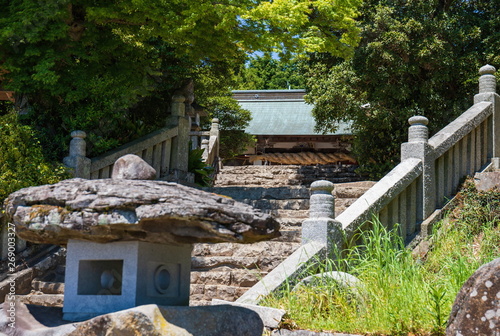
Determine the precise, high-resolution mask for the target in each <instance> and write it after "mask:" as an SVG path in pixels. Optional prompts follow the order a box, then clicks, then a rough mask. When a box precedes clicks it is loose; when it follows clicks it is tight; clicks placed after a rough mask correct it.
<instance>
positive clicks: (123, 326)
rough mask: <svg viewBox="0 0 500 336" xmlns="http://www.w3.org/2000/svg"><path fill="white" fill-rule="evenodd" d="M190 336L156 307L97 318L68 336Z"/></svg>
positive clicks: (150, 306) (143, 307) (132, 309)
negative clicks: (169, 320) (167, 319)
mask: <svg viewBox="0 0 500 336" xmlns="http://www.w3.org/2000/svg"><path fill="white" fill-rule="evenodd" d="M101 335H120V336H140V335H148V336H188V335H192V334H191V333H189V332H187V331H186V330H185V329H183V328H179V327H178V326H176V325H175V324H172V323H169V322H167V321H166V320H165V318H164V316H163V315H162V312H161V310H160V309H159V308H158V306H156V305H146V306H140V307H136V308H131V309H127V310H122V311H120V312H116V313H112V314H106V315H101V316H97V317H95V318H93V319H91V320H88V321H85V322H82V323H80V324H78V326H77V327H76V329H75V330H74V331H73V332H71V333H70V334H68V336H101Z"/></svg>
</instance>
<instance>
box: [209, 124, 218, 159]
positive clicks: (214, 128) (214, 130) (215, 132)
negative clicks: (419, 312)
mask: <svg viewBox="0 0 500 336" xmlns="http://www.w3.org/2000/svg"><path fill="white" fill-rule="evenodd" d="M212 141H215V146H214V147H213V148H214V150H215V153H214V154H212V156H213V158H214V159H215V158H218V157H219V141H220V136H219V119H217V118H213V119H212V127H211V128H210V146H212ZM210 164H212V162H210Z"/></svg>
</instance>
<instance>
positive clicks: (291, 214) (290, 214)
mask: <svg viewBox="0 0 500 336" xmlns="http://www.w3.org/2000/svg"><path fill="white" fill-rule="evenodd" d="M269 213H270V214H271V215H272V216H274V217H278V218H295V219H297V220H298V219H302V220H304V219H307V218H308V217H309V210H286V209H285V210H283V209H276V210H271V211H269Z"/></svg>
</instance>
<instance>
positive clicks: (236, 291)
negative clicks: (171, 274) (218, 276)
mask: <svg viewBox="0 0 500 336" xmlns="http://www.w3.org/2000/svg"><path fill="white" fill-rule="evenodd" d="M248 289H249V287H237V286H226V285H197V284H195V285H191V289H190V297H189V305H190V306H191V305H192V306H194V305H207V304H210V303H211V301H212V299H219V300H226V301H236V300H237V299H238V298H239V297H240V296H242V295H243V294H244V293H245V292H246V291H247V290H248Z"/></svg>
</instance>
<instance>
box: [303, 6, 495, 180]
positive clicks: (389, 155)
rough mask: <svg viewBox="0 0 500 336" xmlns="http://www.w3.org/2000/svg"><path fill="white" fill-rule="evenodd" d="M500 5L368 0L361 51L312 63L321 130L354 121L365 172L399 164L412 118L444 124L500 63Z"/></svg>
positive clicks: (312, 96)
mask: <svg viewBox="0 0 500 336" xmlns="http://www.w3.org/2000/svg"><path fill="white" fill-rule="evenodd" d="M499 10H500V3H499V2H498V1H485V0H474V1H469V0H447V1H441V0H440V1H417V0H367V1H365V3H364V5H363V7H362V8H361V15H360V17H359V22H360V25H361V30H362V32H361V42H360V45H359V46H358V47H357V48H356V50H355V53H354V57H353V58H352V59H350V60H347V61H344V60H341V59H339V58H335V57H332V56H330V55H326V54H322V53H316V54H315V55H314V56H313V57H312V58H311V61H310V63H309V67H308V73H307V75H306V78H307V87H308V89H309V90H310V93H309V95H308V96H307V99H308V101H309V102H312V103H314V104H315V109H314V111H313V113H314V116H315V118H316V121H317V128H318V130H320V131H330V130H332V129H333V128H335V125H336V123H337V122H338V121H341V120H344V121H345V120H352V122H353V131H354V133H355V134H356V136H357V137H356V143H355V146H354V150H355V153H356V154H357V158H358V160H359V161H360V163H361V170H360V171H361V172H370V173H371V177H373V178H378V177H380V176H382V175H383V174H385V173H386V172H387V171H388V170H389V169H391V168H392V167H394V166H395V165H396V164H397V163H398V162H399V147H400V144H401V143H402V142H404V141H406V135H407V129H408V127H407V126H408V123H407V119H408V118H409V117H411V116H412V115H425V116H426V117H428V118H429V120H430V123H429V128H430V130H431V133H432V132H435V131H436V130H439V129H440V128H442V127H443V126H444V125H445V124H446V123H448V122H450V121H451V120H452V119H454V118H455V117H456V116H457V115H458V114H460V113H462V112H464V111H465V110H466V109H467V108H468V107H469V106H470V105H471V102H472V96H473V94H474V93H475V92H477V89H476V87H477V77H478V75H477V71H478V69H479V67H480V66H482V65H484V64H486V63H490V64H493V65H495V66H497V67H498V65H499V64H500V54H498V50H500V40H499V39H498V35H499V31H500V20H499V17H498V15H497V14H498V12H499ZM495 38H496V39H495Z"/></svg>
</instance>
